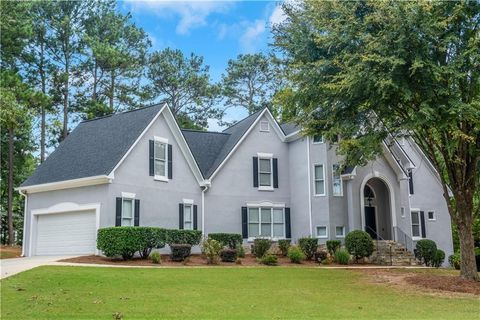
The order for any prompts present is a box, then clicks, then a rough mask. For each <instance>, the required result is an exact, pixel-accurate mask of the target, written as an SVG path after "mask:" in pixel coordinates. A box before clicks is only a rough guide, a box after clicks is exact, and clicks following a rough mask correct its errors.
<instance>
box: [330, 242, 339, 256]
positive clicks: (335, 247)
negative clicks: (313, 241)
mask: <svg viewBox="0 0 480 320" xmlns="http://www.w3.org/2000/svg"><path fill="white" fill-rule="evenodd" d="M341 245H342V242H341V241H340V240H328V241H327V250H328V253H330V255H331V256H333V255H334V254H335V251H337V250H338V249H340V246H341Z"/></svg>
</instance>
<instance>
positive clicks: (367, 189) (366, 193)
mask: <svg viewBox="0 0 480 320" xmlns="http://www.w3.org/2000/svg"><path fill="white" fill-rule="evenodd" d="M363 196H364V197H365V198H370V199H373V198H375V193H374V192H373V190H372V188H371V187H370V186H369V185H368V184H366V185H365V188H364V189H363Z"/></svg>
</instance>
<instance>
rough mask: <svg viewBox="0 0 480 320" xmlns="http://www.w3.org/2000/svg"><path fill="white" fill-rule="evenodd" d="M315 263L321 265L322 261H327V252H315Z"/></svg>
mask: <svg viewBox="0 0 480 320" xmlns="http://www.w3.org/2000/svg"><path fill="white" fill-rule="evenodd" d="M314 258H315V261H316V262H318V263H321V262H322V261H325V260H327V258H328V252H326V251H317V252H315V257H314Z"/></svg>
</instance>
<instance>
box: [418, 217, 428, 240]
mask: <svg viewBox="0 0 480 320" xmlns="http://www.w3.org/2000/svg"><path fill="white" fill-rule="evenodd" d="M420 223H421V227H422V238H426V237H427V232H426V230H425V212H423V211H420Z"/></svg>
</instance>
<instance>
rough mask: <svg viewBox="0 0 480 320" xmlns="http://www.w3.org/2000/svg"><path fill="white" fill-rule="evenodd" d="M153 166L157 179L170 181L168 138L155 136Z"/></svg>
mask: <svg viewBox="0 0 480 320" xmlns="http://www.w3.org/2000/svg"><path fill="white" fill-rule="evenodd" d="M153 167H154V174H155V179H156V180H164V181H168V140H167V139H165V138H160V137H154V148H153Z"/></svg>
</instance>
